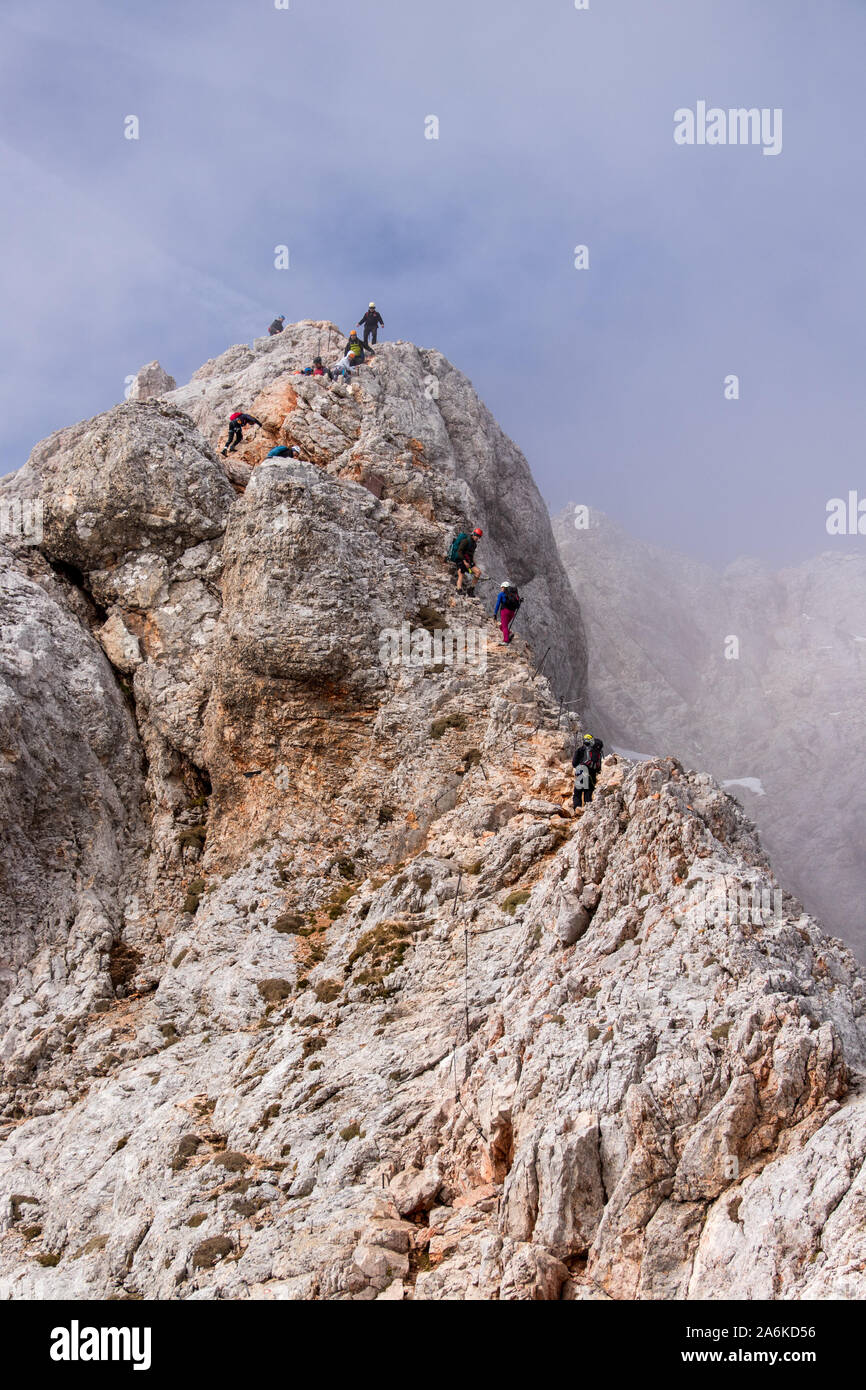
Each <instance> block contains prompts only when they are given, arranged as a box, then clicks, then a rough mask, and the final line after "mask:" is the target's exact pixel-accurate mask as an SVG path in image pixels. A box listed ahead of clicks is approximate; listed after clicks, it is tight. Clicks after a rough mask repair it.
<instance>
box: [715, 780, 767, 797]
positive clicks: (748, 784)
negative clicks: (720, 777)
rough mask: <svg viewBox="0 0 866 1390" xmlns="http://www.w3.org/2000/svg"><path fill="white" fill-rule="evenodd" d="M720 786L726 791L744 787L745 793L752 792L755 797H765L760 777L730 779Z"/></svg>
mask: <svg viewBox="0 0 866 1390" xmlns="http://www.w3.org/2000/svg"><path fill="white" fill-rule="evenodd" d="M722 786H723V787H724V788H725V790H726V791H727V789H728V787H745V788H746V791H750V792H754V793H755V796H766V795H767V793H766V792H765V791H764V786H763V783H762V782H761V779H760V777H731V778H730V779H729V781H727V782H723V783H722Z"/></svg>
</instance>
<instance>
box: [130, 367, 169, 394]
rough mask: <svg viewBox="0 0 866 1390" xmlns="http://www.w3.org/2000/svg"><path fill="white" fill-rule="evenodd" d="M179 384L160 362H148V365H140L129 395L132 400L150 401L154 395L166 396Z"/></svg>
mask: <svg viewBox="0 0 866 1390" xmlns="http://www.w3.org/2000/svg"><path fill="white" fill-rule="evenodd" d="M176 386H177V382H176V381H175V379H174V377H173V376H169V374H168V372H167V371H165V370H164V369H163V368H162V367H161V366H160V365H159V363H158V362H148V364H147V366H145V367H140V368H139V369H138V372H137V373H136V376H135V380H134V381H133V382H132V383H131V385H130V388H129V395H128V397H127V399H128V400H130V401H149V400H152V399H153V397H154V396H164V395H165V393H166V392H167V391H173V390H174V389H175V387H176Z"/></svg>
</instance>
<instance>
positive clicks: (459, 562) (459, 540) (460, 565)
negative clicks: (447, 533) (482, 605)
mask: <svg viewBox="0 0 866 1390" xmlns="http://www.w3.org/2000/svg"><path fill="white" fill-rule="evenodd" d="M483 535H484V532H483V531H482V529H481V527H480V526H476V527H475V530H474V531H473V532H472V533H471V535H470V534H469V532H468V531H461V532H459V534H458V535H456V536H455V537H454V540H453V541H452V542H451V549H450V550H449V552H448V559H449V560H450V561H451V563H452V565H455V566H456V567H457V592H458V594H461V593H462V592H463V576H464V574H468V575H471V576H472V577H473V579H479V578H480V577H481V571H480V569H479V568H478V566H477V565H476V563H475V547H476V546H477V544H478V542H479V541H480V540H481V537H482V536H483ZM474 587H475V586H474V584H470V586H469V590H468V592H470V593H471V592H472V589H473V588H474Z"/></svg>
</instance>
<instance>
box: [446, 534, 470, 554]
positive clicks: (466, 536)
mask: <svg viewBox="0 0 866 1390" xmlns="http://www.w3.org/2000/svg"><path fill="white" fill-rule="evenodd" d="M468 539H469V533H468V531H460V532H458V534H457V535H456V536H455V537H454V539H453V541H452V542H451V549H450V550H449V551H448V559H449V560H454V561H455V562H456V561H457V560H459V559H460V556H459V555H458V554H457V547H458V546H459V545H460V543H461V541H468Z"/></svg>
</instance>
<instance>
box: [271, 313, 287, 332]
mask: <svg viewBox="0 0 866 1390" xmlns="http://www.w3.org/2000/svg"><path fill="white" fill-rule="evenodd" d="M285 321H286V316H285V314H280V316H279V318H276V319H274V321H273V323H272V324H271V325H270V327H269V328H268V333H269V334H270V335H271V337H272V338H275V337H276V335H277V334H278V333H282V331H283V324H284V323H285Z"/></svg>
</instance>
